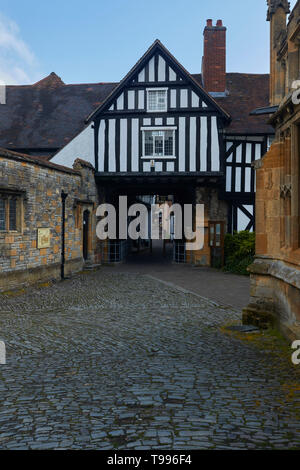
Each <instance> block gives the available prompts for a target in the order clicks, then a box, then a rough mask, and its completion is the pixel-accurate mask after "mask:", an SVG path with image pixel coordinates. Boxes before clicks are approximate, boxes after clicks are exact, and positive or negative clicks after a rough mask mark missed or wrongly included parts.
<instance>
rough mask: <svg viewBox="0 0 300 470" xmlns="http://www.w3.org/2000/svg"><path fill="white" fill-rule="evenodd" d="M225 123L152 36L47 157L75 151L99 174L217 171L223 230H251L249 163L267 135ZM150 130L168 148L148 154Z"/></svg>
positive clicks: (65, 160) (67, 157)
mask: <svg viewBox="0 0 300 470" xmlns="http://www.w3.org/2000/svg"><path fill="white" fill-rule="evenodd" d="M155 90H156V91H160V92H163V94H164V96H165V108H164V109H161V110H160V111H158V110H155V111H153V110H151V109H150V108H149V92H150V93H151V91H155ZM229 122H230V116H229V114H228V113H227V112H226V111H224V110H223V109H222V108H221V107H220V106H219V105H218V104H217V102H216V101H215V100H214V99H213V98H212V97H211V96H210V95H209V94H208V93H206V92H205V90H204V89H203V88H202V87H201V86H200V85H199V83H198V82H196V81H195V80H194V78H193V77H192V76H191V75H190V74H189V73H188V72H187V71H186V70H185V69H184V68H183V67H182V66H181V65H180V64H179V63H178V62H177V61H176V59H175V58H174V57H173V56H172V55H171V54H170V53H169V51H168V50H167V49H166V48H165V47H164V46H163V45H162V44H161V43H160V41H155V42H154V44H153V45H152V46H151V47H150V49H149V50H148V51H147V52H146V54H145V55H144V56H143V57H142V58H141V59H140V61H139V62H138V63H137V64H136V65H135V66H134V67H133V69H132V70H131V71H130V72H129V73H128V74H127V75H126V77H125V78H124V79H123V80H122V81H121V82H120V84H119V85H118V86H117V87H116V88H115V89H114V90H113V92H112V93H111V94H110V95H109V96H108V97H107V98H106V100H105V101H104V102H103V103H102V104H101V105H100V106H99V107H98V108H97V109H96V110H95V111H94V112H93V113H92V114H91V115H90V116H89V117H88V119H87V121H86V127H85V129H84V130H83V131H82V132H81V133H80V134H78V135H77V136H76V137H75V138H74V139H73V140H72V141H71V142H70V143H69V144H67V145H66V146H65V147H64V148H63V149H61V150H60V151H59V152H58V153H57V154H56V155H55V156H54V158H53V159H52V161H53V162H55V163H60V164H63V165H65V166H70V165H71V162H73V161H74V158H76V157H79V156H80V158H82V159H84V160H87V161H89V162H90V163H92V164H93V165H94V167H95V169H96V176H98V177H100V178H101V177H107V176H109V175H111V176H114V177H116V176H117V175H118V174H119V175H120V176H121V175H123V176H124V175H128V176H130V175H143V176H144V177H146V176H147V174H149V176H150V174H151V177H152V176H153V174H157V175H158V176H160V177H161V176H162V175H166V176H167V175H172V176H177V177H178V176H180V174H182V175H183V174H185V175H186V174H187V173H188V174H190V175H191V176H192V175H194V176H199V177H202V178H203V177H207V178H211V177H217V179H218V188H219V191H220V198H222V199H226V200H227V201H228V204H229V207H230V209H229V218H228V225H229V231H234V230H244V229H247V230H252V229H253V228H254V198H255V172H254V169H253V167H252V163H253V161H254V160H256V159H259V158H261V157H262V155H263V154H264V153H265V152H266V149H267V136H250V135H249V136H228V135H226V133H225V129H226V126H227V125H228V123H229ZM147 132H148V134H147ZM149 132H154V133H165V132H167V133H168V136H169V137H168V138H169V141H168V144H164V145H168V152H166V153H164V154H163V152H161V154H156V155H155V154H153V155H149V151H148V153H147V151H145V148H146V147H145V139H146V138H147V137H146V136H147V135H149ZM164 138H165V137H164ZM161 139H163V138H161ZM159 145H163V144H162V140H161V141H160V142H159ZM153 146H155V144H153ZM170 146H171V147H172V149H171V150H170ZM153 148H154V147H153ZM164 148H165V147H164ZM153 153H155V152H154V150H153ZM106 179H107V178H106Z"/></svg>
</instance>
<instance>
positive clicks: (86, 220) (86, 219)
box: [82, 210, 90, 260]
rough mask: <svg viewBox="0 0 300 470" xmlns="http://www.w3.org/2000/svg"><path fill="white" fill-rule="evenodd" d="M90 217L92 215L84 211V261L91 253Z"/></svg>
mask: <svg viewBox="0 0 300 470" xmlns="http://www.w3.org/2000/svg"><path fill="white" fill-rule="evenodd" d="M89 217H90V213H89V211H88V210H86V211H84V213H83V240H82V244H83V247H82V252H83V259H84V260H87V259H88V252H89V248H88V245H89Z"/></svg>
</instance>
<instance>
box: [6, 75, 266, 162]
mask: <svg viewBox="0 0 300 470" xmlns="http://www.w3.org/2000/svg"><path fill="white" fill-rule="evenodd" d="M192 77H193V78H194V79H196V80H197V81H198V82H199V83H200V84H201V75H198V74H196V75H192ZM117 85H118V83H93V84H79V85H65V84H64V83H63V82H62V80H61V79H60V78H59V77H58V76H57V75H56V74H54V73H52V74H50V75H49V76H48V77H46V78H44V79H43V80H41V81H39V82H37V83H36V84H34V85H26V86H7V91H6V97H7V98H6V105H0V146H1V147H5V148H8V149H19V150H22V151H23V152H26V151H30V150H31V151H33V150H36V151H37V152H39V151H40V153H41V154H43V151H45V152H46V151H47V150H48V151H49V152H51V151H53V152H54V151H55V150H56V149H58V148H61V147H62V146H64V145H66V144H67V143H68V142H69V141H70V140H71V139H72V138H73V137H74V136H75V135H76V134H77V133H78V132H80V130H81V129H83V127H84V122H85V119H86V118H87V116H88V115H90V114H91V112H92V111H93V110H95V109H96V108H97V107H98V106H99V105H100V104H101V103H102V102H103V101H104V100H105V98H106V97H107V96H108V95H109V94H110V93H111V92H112V90H113V89H114V88H115V87H116V86H117ZM227 89H228V91H229V95H228V96H227V97H226V98H215V100H216V101H217V103H218V104H220V106H221V107H222V108H223V109H224V110H225V111H227V112H228V113H229V114H230V115H231V117H232V122H231V124H230V126H229V128H228V131H227V132H232V133H238V134H245V133H247V134H249V133H253V134H256V133H273V129H272V127H270V126H269V125H267V124H266V122H267V119H268V118H267V116H249V114H250V112H251V111H253V109H255V108H260V107H264V106H268V105H269V92H268V90H269V76H268V75H257V74H253V75H252V74H239V73H228V74H227Z"/></svg>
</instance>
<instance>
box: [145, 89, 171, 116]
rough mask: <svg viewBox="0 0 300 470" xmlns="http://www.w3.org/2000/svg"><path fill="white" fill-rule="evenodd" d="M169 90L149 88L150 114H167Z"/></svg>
mask: <svg viewBox="0 0 300 470" xmlns="http://www.w3.org/2000/svg"><path fill="white" fill-rule="evenodd" d="M167 110H168V104H167V88H148V89H147V111H148V112H150V113H151V112H152V113H153V112H166V111H167Z"/></svg>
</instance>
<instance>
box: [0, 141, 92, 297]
mask: <svg viewBox="0 0 300 470" xmlns="http://www.w3.org/2000/svg"><path fill="white" fill-rule="evenodd" d="M97 201H98V194H97V188H96V185H95V179H94V169H93V167H92V166H91V165H90V164H89V163H86V162H84V161H81V160H79V159H77V160H76V162H75V163H74V168H73V169H70V168H65V167H63V166H60V165H56V164H54V163H51V162H48V161H46V160H44V159H41V158H38V157H32V156H31V157H29V156H27V155H23V154H20V153H16V152H12V151H8V150H4V149H0V291H7V290H10V289H14V288H16V287H18V288H19V287H21V286H26V285H28V284H31V283H34V282H38V281H39V282H41V281H47V280H50V279H60V278H61V277H64V276H68V275H70V274H73V273H75V272H78V271H80V270H81V269H82V267H83V263H84V262H85V261H89V262H90V263H97V262H98V261H99V254H100V253H99V247H98V244H97V240H96V236H95V216H94V212H95V208H96V207H97ZM63 213H65V217H63Z"/></svg>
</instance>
